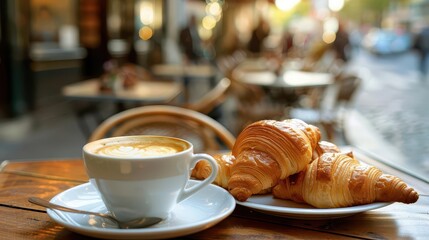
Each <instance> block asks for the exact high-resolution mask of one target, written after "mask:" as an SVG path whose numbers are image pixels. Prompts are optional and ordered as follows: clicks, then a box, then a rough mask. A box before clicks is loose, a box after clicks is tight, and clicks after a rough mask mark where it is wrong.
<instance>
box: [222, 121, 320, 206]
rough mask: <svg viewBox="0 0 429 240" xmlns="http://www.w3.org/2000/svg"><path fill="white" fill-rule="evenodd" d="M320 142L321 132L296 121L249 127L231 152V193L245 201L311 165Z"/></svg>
mask: <svg viewBox="0 0 429 240" xmlns="http://www.w3.org/2000/svg"><path fill="white" fill-rule="evenodd" d="M319 140H320V130H319V129H318V128H317V127H315V126H312V125H309V124H306V123H305V122H303V121H301V120H298V119H288V120H284V121H275V120H263V121H258V122H255V123H253V124H250V125H249V126H247V127H246V128H245V129H243V131H242V132H241V133H240V134H239V136H238V137H237V140H236V142H235V144H234V147H233V149H232V155H234V156H235V163H234V164H233V165H232V167H231V178H230V179H229V181H228V189H229V191H230V193H231V194H232V195H233V196H234V197H235V198H236V199H237V200H239V201H246V200H247V199H248V198H249V197H250V196H251V195H253V194H257V193H260V192H262V191H266V190H267V189H270V188H272V187H273V186H274V185H275V184H277V182H278V180H280V179H284V178H286V177H288V176H289V175H292V174H294V173H297V172H299V171H301V170H303V169H304V168H305V167H306V165H307V164H308V163H310V162H311V160H312V155H313V151H314V150H315V147H316V146H317V143H318V142H319Z"/></svg>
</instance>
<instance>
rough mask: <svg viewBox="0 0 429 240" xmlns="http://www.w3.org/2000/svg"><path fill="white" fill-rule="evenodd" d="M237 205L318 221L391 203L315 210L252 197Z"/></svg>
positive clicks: (265, 198) (299, 204) (271, 198)
mask: <svg viewBox="0 0 429 240" xmlns="http://www.w3.org/2000/svg"><path fill="white" fill-rule="evenodd" d="M237 204H239V205H242V206H246V207H249V208H252V209H255V210H257V211H259V212H263V213H267V214H271V215H276V216H280V217H286V218H294V219H306V220H320V219H330V218H342V217H347V216H351V215H354V214H357V213H361V212H365V211H369V210H373V209H377V208H381V207H385V206H387V205H390V204H392V203H391V202H387V203H386V202H377V203H371V204H365V205H359V206H353V207H344V208H324V209H321V208H315V207H312V206H310V205H307V204H301V203H296V202H293V201H289V200H282V199H276V198H273V196H272V195H253V196H252V197H250V198H249V199H247V201H246V202H239V201H237Z"/></svg>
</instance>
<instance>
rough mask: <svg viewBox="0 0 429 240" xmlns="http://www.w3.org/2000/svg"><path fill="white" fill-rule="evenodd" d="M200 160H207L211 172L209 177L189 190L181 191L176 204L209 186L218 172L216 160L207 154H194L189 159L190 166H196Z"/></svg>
mask: <svg viewBox="0 0 429 240" xmlns="http://www.w3.org/2000/svg"><path fill="white" fill-rule="evenodd" d="M200 160H207V161H208V162H209V164H210V167H211V169H212V172H211V173H210V176H209V177H208V178H206V179H204V180H203V181H202V182H200V183H198V184H196V185H194V186H192V187H189V188H185V189H183V191H182V193H181V194H180V196H179V198H178V200H177V202H181V201H183V200H185V199H186V198H188V197H190V196H191V195H192V194H194V193H196V192H197V191H199V190H200V189H201V188H203V187H205V186H207V185H209V184H210V183H212V182H213V181H214V180H215V179H216V176H217V172H218V166H217V162H216V160H215V159H214V158H213V157H212V156H210V155H208V154H203V153H200V154H194V156H193V157H192V159H191V164H190V166H192V167H193V166H195V165H196V164H197V162H199V161H200Z"/></svg>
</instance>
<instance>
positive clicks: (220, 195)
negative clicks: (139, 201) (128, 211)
mask: <svg viewBox="0 0 429 240" xmlns="http://www.w3.org/2000/svg"><path fill="white" fill-rule="evenodd" d="M195 183H197V181H195V180H190V182H189V185H194V184H195ZM51 202H52V203H56V204H59V205H63V206H67V207H71V208H77V209H81V210H87V211H96V212H107V210H106V207H105V205H104V203H103V202H102V200H101V199H100V197H99V195H98V192H97V191H96V190H95V188H94V187H93V186H92V185H91V184H90V183H85V184H82V185H79V186H76V187H73V188H71V189H68V190H66V191H64V192H62V193H60V194H58V195H57V196H55V197H54V198H52V199H51ZM234 208H235V200H234V198H233V197H232V196H231V195H230V194H229V193H228V192H227V191H226V190H225V189H223V188H220V187H218V186H215V185H213V184H210V185H209V186H207V187H205V188H203V189H202V190H200V191H198V192H197V193H196V194H194V195H192V196H191V197H190V198H188V199H186V200H184V201H183V202H181V203H179V204H178V205H177V206H176V208H175V209H174V210H173V212H172V213H171V215H170V217H169V218H167V219H166V220H163V221H162V222H160V223H158V224H156V225H153V226H150V227H147V228H142V229H118V228H117V226H116V225H115V224H113V223H111V222H110V221H109V220H105V219H103V218H100V217H96V216H92V215H86V214H77V213H67V212H61V211H58V210H50V209H47V213H48V215H49V217H51V219H52V220H53V221H55V222H56V223H58V224H60V225H62V226H64V227H66V228H68V229H69V230H71V231H74V232H77V233H80V234H82V235H87V236H91V237H97V238H105V239H154V238H158V239H159V238H172V237H178V236H184V235H188V234H192V233H196V232H198V231H202V230H204V229H207V228H210V227H212V226H214V225H215V224H217V223H219V222H220V221H222V220H223V219H225V218H226V217H228V216H229V215H230V214H231V213H232V211H233V210H234Z"/></svg>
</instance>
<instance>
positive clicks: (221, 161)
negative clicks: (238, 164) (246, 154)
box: [191, 154, 235, 189]
mask: <svg viewBox="0 0 429 240" xmlns="http://www.w3.org/2000/svg"><path fill="white" fill-rule="evenodd" d="M212 157H213V158H214V159H215V160H216V163H217V166H218V172H217V176H216V179H215V180H214V181H213V183H214V184H216V185H218V186H220V187H223V188H225V189H227V188H228V180H229V178H230V176H231V165H232V164H233V163H234V160H235V157H234V156H233V155H231V154H214V155H212ZM211 171H212V168H211V166H210V164H209V163H208V162H207V161H204V160H203V161H199V162H198V163H197V164H196V165H195V167H194V169H193V170H192V173H191V177H194V178H195V179H198V180H202V179H206V178H207V177H208V176H210V173H211Z"/></svg>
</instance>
